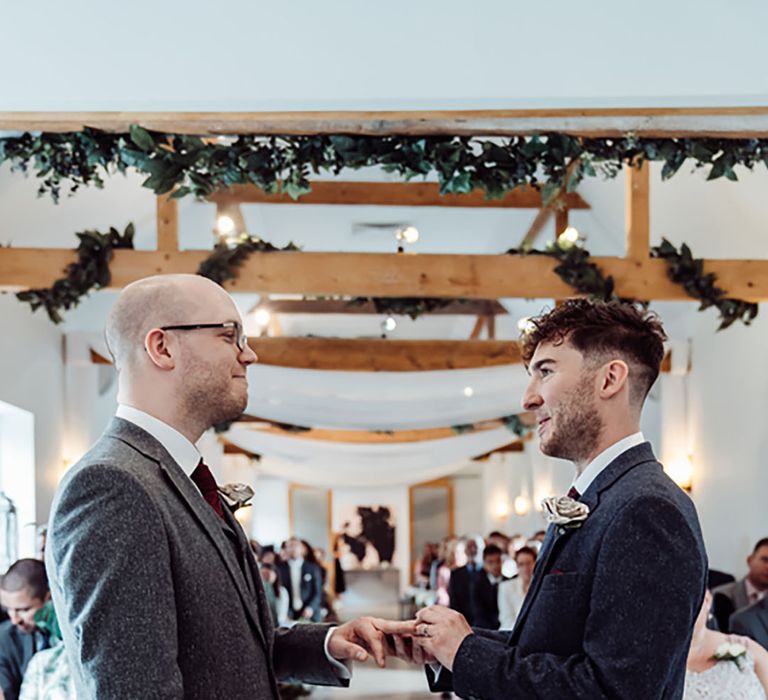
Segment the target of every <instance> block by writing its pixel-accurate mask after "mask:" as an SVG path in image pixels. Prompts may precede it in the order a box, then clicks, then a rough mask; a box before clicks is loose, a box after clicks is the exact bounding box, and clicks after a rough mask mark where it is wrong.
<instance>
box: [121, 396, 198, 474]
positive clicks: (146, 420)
mask: <svg viewBox="0 0 768 700" xmlns="http://www.w3.org/2000/svg"><path fill="white" fill-rule="evenodd" d="M115 415H116V416H117V417H118V418H122V419H123V420H127V421H129V422H130V423H133V424H134V425H138V426H139V428H141V429H142V430H146V431H147V432H148V433H149V434H150V435H151V436H152V437H153V438H155V440H157V441H158V442H159V443H160V444H161V445H162V446H163V447H164V448H165V450H166V452H168V454H169V455H171V457H173V461H174V462H176V464H178V465H179V466H180V467H181V468H182V470H183V471H184V473H185V474H186V475H187V476H191V474H192V472H193V471H195V469H196V467H197V465H198V464H200V460H201V459H202V457H201V456H200V452H199V450H198V449H197V448H196V447H195V446H194V445H193V444H192V443H191V442H190V441H189V440H187V438H185V437H184V436H183V435H182V434H181V433H180V432H179V431H178V430H176V429H175V428H172V427H171V426H170V425H168V423H164V422H163V421H161V420H160V419H159V418H155V417H154V416H150V415H149V413H145V412H144V411H140V410H139V409H138V408H134V407H133V406H126V405H125V404H120V405H119V406H118V407H117V413H116V414H115Z"/></svg>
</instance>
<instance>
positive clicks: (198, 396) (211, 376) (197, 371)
mask: <svg viewBox="0 0 768 700" xmlns="http://www.w3.org/2000/svg"><path fill="white" fill-rule="evenodd" d="M189 377H190V381H188V382H187V384H186V386H185V389H186V391H185V392H184V398H183V401H182V404H183V407H184V412H185V413H186V414H187V415H188V416H190V417H194V419H195V420H196V422H199V423H201V424H203V425H204V426H205V428H206V429H207V428H210V427H211V426H214V425H217V424H218V423H224V422H228V421H233V420H236V419H237V418H239V417H240V416H241V415H242V414H243V411H245V408H246V406H247V405H248V390H247V388H246V387H247V384H246V383H244V384H243V388H242V390H240V387H239V384H240V382H238V381H236V380H234V379H232V377H231V376H230V375H229V374H225V373H223V372H222V369H221V367H220V366H218V367H215V366H209V365H207V364H205V363H203V362H196V363H195V364H194V366H193V367H191V368H190V372H189Z"/></svg>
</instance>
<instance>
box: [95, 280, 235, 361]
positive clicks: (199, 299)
mask: <svg viewBox="0 0 768 700" xmlns="http://www.w3.org/2000/svg"><path fill="white" fill-rule="evenodd" d="M214 295H215V296H214ZM221 295H224V296H226V297H228V295H227V293H226V292H225V291H224V290H223V289H222V288H221V287H220V286H219V285H217V284H216V283H215V282H213V281H211V280H209V279H207V278H206V277H201V276H200V275H157V276H155V277H145V278H144V279H140V280H138V281H136V282H133V283H132V284H129V285H128V286H127V287H125V289H123V291H122V293H121V294H120V297H119V298H118V300H117V303H116V304H115V305H114V307H112V311H111V312H110V314H109V317H108V319H107V326H106V338H107V346H108V347H109V351H110V352H111V353H112V358H113V359H114V361H115V367H116V368H117V370H118V371H121V370H122V369H124V368H126V367H130V366H131V365H132V363H133V360H134V359H135V358H136V357H138V356H140V355H141V354H142V353H143V352H144V339H145V337H146V335H147V333H148V332H149V331H150V330H152V329H153V328H159V327H161V326H168V325H176V324H181V323H190V322H194V321H196V320H201V319H198V318H196V316H197V315H199V313H200V312H201V310H203V313H204V309H205V306H206V304H205V300H206V299H210V298H211V297H212V296H213V298H215V299H218V298H220V297H221ZM202 320H209V319H204V318H203V319H202Z"/></svg>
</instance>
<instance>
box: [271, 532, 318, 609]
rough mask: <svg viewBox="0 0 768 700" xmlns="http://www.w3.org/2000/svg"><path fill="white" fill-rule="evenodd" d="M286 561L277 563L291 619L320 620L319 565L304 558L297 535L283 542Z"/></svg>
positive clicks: (302, 548)
mask: <svg viewBox="0 0 768 700" xmlns="http://www.w3.org/2000/svg"><path fill="white" fill-rule="evenodd" d="M285 555H286V558H287V561H284V562H281V563H280V564H279V565H278V569H277V570H278V573H279V575H280V583H281V584H282V585H283V586H285V587H286V588H287V589H288V594H289V596H290V599H291V606H290V610H289V616H290V618H291V619H292V620H305V621H306V620H312V621H313V622H319V621H320V602H321V600H322V595H323V584H322V578H321V574H320V567H319V566H318V565H317V564H313V563H312V562H309V561H306V560H305V559H304V545H303V544H302V542H301V540H300V539H299V538H298V537H291V538H290V539H289V540H288V541H287V542H286V543H285Z"/></svg>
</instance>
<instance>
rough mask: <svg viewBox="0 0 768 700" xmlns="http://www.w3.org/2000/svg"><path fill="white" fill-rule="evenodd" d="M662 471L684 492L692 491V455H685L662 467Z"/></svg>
mask: <svg viewBox="0 0 768 700" xmlns="http://www.w3.org/2000/svg"><path fill="white" fill-rule="evenodd" d="M664 471H666V472H667V474H668V475H669V478H670V479H672V481H674V482H675V483H676V484H677V485H678V486H679V487H680V488H681V489H683V490H684V491H691V490H692V489H693V455H687V456H685V457H680V458H678V459H676V460H673V461H672V462H670V463H669V464H665V465H664Z"/></svg>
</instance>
